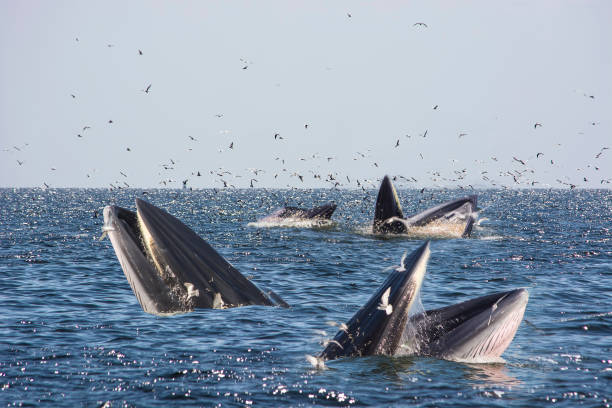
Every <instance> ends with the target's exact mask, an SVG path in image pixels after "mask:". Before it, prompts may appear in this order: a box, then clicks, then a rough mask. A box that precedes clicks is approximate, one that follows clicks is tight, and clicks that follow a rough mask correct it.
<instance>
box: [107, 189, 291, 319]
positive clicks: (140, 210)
mask: <svg viewBox="0 0 612 408" xmlns="http://www.w3.org/2000/svg"><path fill="white" fill-rule="evenodd" d="M103 230H104V231H105V232H107V233H108V236H109V238H110V240H111V243H112V245H113V248H114V250H115V253H116V255H117V258H118V259H119V262H120V264H121V267H122V269H123V272H124V273H125V276H126V278H127V280H128V282H129V283H130V286H131V287H132V290H133V291H134V294H135V295H136V298H137V299H138V302H139V303H140V305H141V306H142V309H143V310H144V311H145V312H147V313H152V314H167V313H179V312H186V311H191V310H193V309H194V308H226V307H235V306H245V305H267V306H273V305H281V306H287V304H286V303H285V302H284V301H282V299H280V297H278V296H277V295H276V294H274V293H273V292H272V291H270V292H268V294H265V293H264V292H262V291H261V290H260V289H258V288H257V287H256V286H255V285H254V284H253V283H251V282H250V281H249V280H248V279H247V278H245V277H244V276H243V275H242V274H241V273H240V272H239V271H238V270H236V269H235V268H234V267H233V266H232V265H231V264H230V263H229V262H227V261H226V260H225V259H224V258H223V257H222V256H221V255H219V253H218V252H217V251H215V250H214V249H213V248H212V247H211V246H210V245H209V244H208V243H207V242H206V241H204V240H203V239H202V238H201V237H200V236H198V235H197V234H196V233H195V232H194V231H193V230H191V229H190V228H189V227H187V226H186V225H185V224H183V223H182V222H181V221H179V220H178V219H177V218H175V217H173V216H172V215H170V214H168V213H167V212H166V211H164V210H162V209H160V208H157V207H155V206H154V205H152V204H149V203H147V202H145V201H143V200H140V199H138V198H137V199H136V212H133V211H130V210H127V209H125V208H121V207H117V206H107V207H105V208H104V227H103Z"/></svg>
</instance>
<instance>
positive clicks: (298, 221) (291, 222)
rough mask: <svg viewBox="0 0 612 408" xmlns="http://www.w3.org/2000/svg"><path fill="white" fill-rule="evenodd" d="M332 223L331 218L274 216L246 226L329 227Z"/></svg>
mask: <svg viewBox="0 0 612 408" xmlns="http://www.w3.org/2000/svg"><path fill="white" fill-rule="evenodd" d="M333 225H334V221H332V220H322V219H316V218H312V219H304V218H275V219H262V220H259V221H255V222H249V223H248V224H247V226H248V227H254V228H329V227H331V226H333Z"/></svg>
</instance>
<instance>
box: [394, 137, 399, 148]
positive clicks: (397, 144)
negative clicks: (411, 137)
mask: <svg viewBox="0 0 612 408" xmlns="http://www.w3.org/2000/svg"><path fill="white" fill-rule="evenodd" d="M398 146H399V139H397V142H395V147H398Z"/></svg>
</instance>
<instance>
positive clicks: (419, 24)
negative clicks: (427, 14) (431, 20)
mask: <svg viewBox="0 0 612 408" xmlns="http://www.w3.org/2000/svg"><path fill="white" fill-rule="evenodd" d="M412 26H413V27H416V26H422V27H425V28H427V24H425V23H414V24H413V25H412Z"/></svg>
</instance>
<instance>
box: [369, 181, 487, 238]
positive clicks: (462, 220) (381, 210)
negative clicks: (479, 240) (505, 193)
mask: <svg viewBox="0 0 612 408" xmlns="http://www.w3.org/2000/svg"><path fill="white" fill-rule="evenodd" d="M477 201H478V196H476V195H470V196H466V197H461V198H458V199H455V200H451V201H447V202H445V203H442V204H439V205H436V206H435V207H432V208H429V209H427V210H425V211H422V212H420V213H418V214H415V215H413V216H411V217H404V213H403V211H402V206H401V204H400V201H399V197H398V195H397V191H396V190H395V186H393V183H392V182H391V179H390V178H389V176H385V177H384V178H383V180H382V182H381V184H380V188H379V190H378V196H377V197H376V206H375V208H374V222H373V224H372V231H373V232H374V233H383V234H401V233H405V232H407V231H408V230H409V229H410V228H413V227H422V226H426V225H428V224H432V223H447V224H458V225H460V226H461V227H462V232H461V236H462V237H464V238H465V237H469V236H470V235H471V233H472V227H473V226H474V223H475V221H476V220H477V219H478V209H477Z"/></svg>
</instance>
